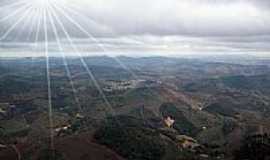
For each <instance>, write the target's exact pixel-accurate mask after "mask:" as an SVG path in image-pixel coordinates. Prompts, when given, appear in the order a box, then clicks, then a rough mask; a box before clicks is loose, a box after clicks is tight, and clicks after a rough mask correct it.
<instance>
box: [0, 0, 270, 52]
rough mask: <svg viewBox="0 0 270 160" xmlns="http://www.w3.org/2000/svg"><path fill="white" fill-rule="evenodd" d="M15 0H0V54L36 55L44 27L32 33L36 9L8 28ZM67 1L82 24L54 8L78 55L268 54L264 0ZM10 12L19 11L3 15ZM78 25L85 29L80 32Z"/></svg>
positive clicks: (269, 19) (54, 48) (269, 14)
mask: <svg viewBox="0 0 270 160" xmlns="http://www.w3.org/2000/svg"><path fill="white" fill-rule="evenodd" d="M18 1H21V0H2V1H0V37H1V36H2V38H3V39H2V38H0V40H1V42H0V54H1V55H2V56H7V55H27V54H29V55H30V54H31V55H33V54H34V55H36V56H40V55H42V51H43V50H44V43H43V41H44V29H40V31H39V32H37V28H38V22H39V21H38V19H40V17H38V16H36V15H38V14H37V13H38V12H37V11H35V10H34V11H33V10H31V11H30V12H29V13H27V14H26V16H25V18H23V19H22V20H21V22H20V23H19V24H18V25H17V26H16V27H15V28H14V29H12V31H10V32H8V31H9V30H10V29H11V28H12V25H14V24H15V23H16V22H18V21H19V20H20V18H21V17H23V15H24V13H25V11H26V9H25V8H24V9H22V10H19V11H18V9H19V8H20V7H22V4H17V5H12V6H9V4H12V3H17V2H18ZM27 1H29V2H32V1H34V0H27ZM51 1H53V0H51ZM56 1H58V2H59V0H56ZM66 1H67V2H66V3H63V8H62V9H63V10H64V11H65V13H66V14H67V15H68V16H69V17H70V18H71V19H73V20H74V21H73V22H76V23H77V25H80V26H81V28H78V26H76V25H74V24H72V21H70V19H67V18H66V17H65V16H64V15H63V12H62V11H61V10H59V9H57V8H55V12H56V14H57V15H58V18H59V19H60V20H61V22H62V23H63V25H64V26H65V28H66V29H67V32H68V33H69V34H70V37H71V39H72V41H73V43H74V44H75V45H76V46H77V48H78V50H79V51H80V52H82V53H83V54H87V55H98V54H106V55H131V54H134V53H136V54H137V55H141V56H144V55H146V56H147V55H164V56H177V55H186V54H204V53H207V54H208V53H225V54H226V53H229V54H231V53H254V54H268V53H270V52H269V51H270V43H269V42H270V27H269V26H270V1H269V0H99V1H96V0H66ZM68 8H70V9H68ZM14 12H15V13H16V12H18V13H17V14H15V15H14V16H10V17H9V18H7V19H5V18H4V17H6V16H8V15H10V14H12V13H14ZM51 15H52V16H53V13H51ZM53 20H54V22H55V25H56V27H57V32H58V34H59V37H60V39H61V43H62V45H63V47H64V51H65V52H67V53H69V54H70V55H72V54H74V48H72V47H71V45H70V43H69V41H68V38H67V37H66V35H65V33H64V32H63V30H62V29H61V25H60V24H59V23H57V19H53ZM47 25H48V34H49V40H50V43H49V46H50V51H51V54H52V55H56V52H58V51H59V48H58V45H57V43H55V42H56V39H55V35H54V33H53V28H52V26H51V24H50V22H49V21H48V23H47ZM41 26H44V23H42V22H41ZM41 28H42V27H41ZM82 28H83V29H85V30H84V31H81V30H82ZM7 32H8V34H7ZM86 32H88V33H89V34H87V33H86ZM37 33H39V36H38V42H36V37H37V36H36V34H37ZM89 36H92V37H89ZM93 37H94V38H93ZM103 51H105V53H102V52H103Z"/></svg>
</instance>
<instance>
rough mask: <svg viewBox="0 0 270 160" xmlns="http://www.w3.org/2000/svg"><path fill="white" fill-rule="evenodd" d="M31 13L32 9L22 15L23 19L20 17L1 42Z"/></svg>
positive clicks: (0, 39)
mask: <svg viewBox="0 0 270 160" xmlns="http://www.w3.org/2000/svg"><path fill="white" fill-rule="evenodd" d="M30 11H31V9H30V8H28V9H27V11H25V12H24V13H23V15H22V17H20V18H19V19H18V20H17V21H16V22H15V23H14V24H13V25H12V26H11V27H10V28H9V29H8V30H7V31H6V32H5V33H4V34H3V35H2V36H1V37H0V41H2V40H4V39H5V38H6V37H7V36H8V35H9V34H10V33H11V32H12V31H13V30H14V29H15V28H16V27H17V26H18V24H20V23H21V22H22V21H23V20H24V19H25V17H26V15H27V14H28V13H29V12H30Z"/></svg>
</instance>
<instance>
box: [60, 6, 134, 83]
mask: <svg viewBox="0 0 270 160" xmlns="http://www.w3.org/2000/svg"><path fill="white" fill-rule="evenodd" d="M59 6H60V5H59ZM57 7H58V6H57ZM61 7H63V8H64V9H66V10H69V11H70V12H72V13H73V14H75V15H78V16H80V17H84V16H83V15H82V14H80V13H78V12H77V11H75V10H73V9H72V8H70V7H67V6H64V5H61ZM58 9H60V10H61V12H62V13H63V12H64V13H63V14H66V15H67V13H66V12H65V11H64V10H63V9H62V8H60V7H58ZM86 18H87V19H88V20H90V21H91V22H94V21H93V20H92V19H90V18H89V17H86ZM69 20H70V21H71V23H73V24H74V25H76V27H77V28H78V29H80V30H81V31H82V32H83V33H84V34H86V35H87V36H88V37H89V38H90V41H91V42H95V43H96V44H97V45H98V47H99V48H100V49H101V50H102V52H104V53H108V50H107V49H106V47H105V46H104V45H103V44H102V43H101V42H100V41H99V40H98V39H97V38H95V37H94V36H93V35H92V34H91V33H90V32H88V31H87V30H86V29H85V28H83V27H82V26H81V25H80V24H78V23H77V22H76V21H75V20H74V19H72V18H71V17H69ZM112 58H113V59H114V60H115V61H116V62H117V63H118V64H119V65H120V66H121V67H122V68H123V69H125V70H126V71H127V72H129V73H130V74H131V75H132V76H133V77H134V78H135V79H139V78H138V76H137V75H136V74H135V73H134V72H133V71H132V70H131V69H130V68H128V67H127V66H126V65H125V64H124V63H123V62H122V61H121V60H119V58H117V57H112Z"/></svg>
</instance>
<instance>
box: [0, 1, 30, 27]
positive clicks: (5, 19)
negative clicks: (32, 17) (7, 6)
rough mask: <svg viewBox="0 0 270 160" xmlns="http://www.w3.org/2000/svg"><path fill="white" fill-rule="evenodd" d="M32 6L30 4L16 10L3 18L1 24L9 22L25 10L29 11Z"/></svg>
mask: <svg viewBox="0 0 270 160" xmlns="http://www.w3.org/2000/svg"><path fill="white" fill-rule="evenodd" d="M30 6H31V5H30V4H24V5H23V6H22V7H19V8H18V9H16V10H15V11H13V12H11V13H10V14H8V15H6V16H5V17H1V19H0V23H1V22H4V21H7V20H8V19H11V18H12V17H14V16H16V15H18V14H19V13H20V12H22V11H24V10H25V9H27V8H28V7H30Z"/></svg>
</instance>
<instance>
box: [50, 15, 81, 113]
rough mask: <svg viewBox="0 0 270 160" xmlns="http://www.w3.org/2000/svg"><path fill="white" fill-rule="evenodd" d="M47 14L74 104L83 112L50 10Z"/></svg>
mask: <svg viewBox="0 0 270 160" xmlns="http://www.w3.org/2000/svg"><path fill="white" fill-rule="evenodd" d="M48 15H49V20H50V23H51V26H52V28H53V32H54V35H55V38H56V42H57V45H58V48H59V50H60V52H61V55H62V59H63V63H64V66H65V70H66V73H67V77H68V79H69V82H70V85H71V88H72V91H73V96H74V99H75V102H76V104H77V106H78V109H79V112H80V113H83V111H82V107H81V103H80V101H79V98H78V97H77V90H76V89H75V85H74V81H73V80H72V76H71V72H70V69H69V66H68V63H67V59H66V56H65V53H64V49H63V47H62V44H61V42H60V39H59V34H58V32H57V29H56V25H55V22H54V19H53V18H52V15H51V12H49V13H48Z"/></svg>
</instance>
